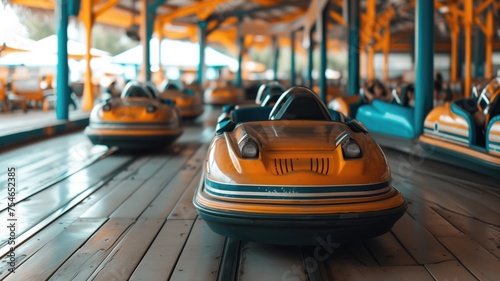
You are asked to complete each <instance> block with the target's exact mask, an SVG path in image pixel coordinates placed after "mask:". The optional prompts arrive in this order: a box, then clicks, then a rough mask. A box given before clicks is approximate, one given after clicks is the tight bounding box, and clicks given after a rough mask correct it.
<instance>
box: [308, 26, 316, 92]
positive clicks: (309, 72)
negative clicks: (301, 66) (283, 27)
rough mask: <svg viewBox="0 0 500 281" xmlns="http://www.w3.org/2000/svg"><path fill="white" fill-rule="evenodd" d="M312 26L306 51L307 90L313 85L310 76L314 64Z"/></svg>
mask: <svg viewBox="0 0 500 281" xmlns="http://www.w3.org/2000/svg"><path fill="white" fill-rule="evenodd" d="M314 29H315V28H314V26H313V28H311V30H310V31H309V34H307V35H308V36H309V49H308V50H307V62H308V63H307V81H308V85H309V88H311V89H312V87H313V85H314V80H313V76H312V72H313V68H314V62H313V51H314V38H313V32H314Z"/></svg>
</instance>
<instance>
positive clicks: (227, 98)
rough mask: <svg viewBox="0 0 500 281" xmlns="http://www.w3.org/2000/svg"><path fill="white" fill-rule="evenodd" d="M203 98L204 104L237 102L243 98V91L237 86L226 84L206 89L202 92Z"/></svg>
mask: <svg viewBox="0 0 500 281" xmlns="http://www.w3.org/2000/svg"><path fill="white" fill-rule="evenodd" d="M203 99H204V101H205V103H206V104H213V105H224V104H238V103H240V102H243V101H244V100H245V92H244V91H243V89H241V88H239V87H236V86H234V85H229V84H226V85H224V86H216V87H210V88H208V89H206V90H205V92H204V93H203Z"/></svg>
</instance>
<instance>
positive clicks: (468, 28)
mask: <svg viewBox="0 0 500 281" xmlns="http://www.w3.org/2000/svg"><path fill="white" fill-rule="evenodd" d="M463 21H464V32H465V77H464V96H465V97H466V98H468V97H470V93H471V89H470V88H471V76H472V72H471V68H472V67H471V64H472V27H473V25H474V3H473V0H464V18H463Z"/></svg>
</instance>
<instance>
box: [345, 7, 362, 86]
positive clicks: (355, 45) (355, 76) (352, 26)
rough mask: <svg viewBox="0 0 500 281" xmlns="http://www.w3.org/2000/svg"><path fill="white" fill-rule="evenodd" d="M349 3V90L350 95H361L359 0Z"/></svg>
mask: <svg viewBox="0 0 500 281" xmlns="http://www.w3.org/2000/svg"><path fill="white" fill-rule="evenodd" d="M346 2H347V10H348V19H347V21H348V26H349V35H348V36H349V45H348V48H349V49H348V51H349V66H348V67H349V89H348V95H349V96H353V95H357V94H358V93H359V47H360V45H359V0H350V1H346Z"/></svg>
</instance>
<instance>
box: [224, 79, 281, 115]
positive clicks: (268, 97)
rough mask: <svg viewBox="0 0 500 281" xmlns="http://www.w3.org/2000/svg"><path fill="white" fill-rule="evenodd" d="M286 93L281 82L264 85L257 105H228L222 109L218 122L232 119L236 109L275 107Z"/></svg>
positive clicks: (261, 87) (260, 88) (260, 90)
mask: <svg viewBox="0 0 500 281" xmlns="http://www.w3.org/2000/svg"><path fill="white" fill-rule="evenodd" d="M284 91H285V88H284V87H283V86H282V85H281V84H280V83H279V82H276V81H273V82H270V83H265V84H262V85H261V86H260V87H259V89H258V91H257V95H256V97H255V104H239V105H232V104H227V105H225V106H223V107H222V114H221V115H220V116H219V118H218V121H221V120H223V119H226V118H231V115H232V113H233V110H234V109H240V108H244V107H255V106H256V105H257V106H273V105H274V104H275V103H276V101H278V99H279V97H280V96H281V94H283V92H284Z"/></svg>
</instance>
